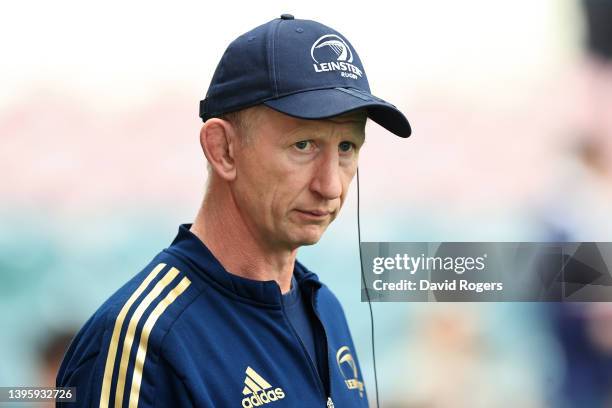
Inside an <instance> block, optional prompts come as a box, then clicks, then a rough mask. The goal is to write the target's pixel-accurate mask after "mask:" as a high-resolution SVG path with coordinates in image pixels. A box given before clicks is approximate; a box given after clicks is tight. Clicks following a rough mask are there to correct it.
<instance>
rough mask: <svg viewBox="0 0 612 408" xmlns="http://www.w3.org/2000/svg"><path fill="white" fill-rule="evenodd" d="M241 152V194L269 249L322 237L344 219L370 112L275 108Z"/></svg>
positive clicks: (236, 187)
mask: <svg viewBox="0 0 612 408" xmlns="http://www.w3.org/2000/svg"><path fill="white" fill-rule="evenodd" d="M260 114H261V115H262V117H260V118H259V120H257V123H256V125H255V126H254V128H253V129H252V131H251V140H250V141H249V142H248V143H246V144H238V146H237V147H236V151H235V165H236V171H237V173H236V174H237V175H236V179H235V180H234V182H233V187H232V189H233V191H234V199H235V200H236V203H237V205H238V208H239V210H240V212H241V216H242V218H243V220H244V221H245V222H246V224H247V225H248V227H249V229H250V231H251V233H252V234H253V235H254V236H255V237H256V239H258V240H260V242H261V243H262V244H264V245H265V246H266V247H271V248H281V249H290V250H293V249H296V248H297V247H299V246H301V245H311V244H314V243H316V242H317V241H318V240H319V239H320V238H321V235H322V234H323V232H324V231H325V229H326V228H327V226H328V225H329V224H330V223H331V222H332V221H333V220H334V219H335V218H336V216H337V215H338V212H339V211H340V208H341V207H342V204H343V203H344V200H345V198H346V194H347V192H348V187H349V183H350V182H351V180H352V179H353V177H354V176H355V172H356V171H357V159H358V153H359V149H360V147H361V146H362V145H363V143H364V139H365V122H366V115H365V112H361V111H357V112H353V113H350V114H346V115H342V116H338V117H335V118H331V119H326V120H304V119H297V118H294V117H291V116H287V115H284V114H281V113H279V112H276V111H274V110H272V109H269V108H264V109H262V110H261V112H260Z"/></svg>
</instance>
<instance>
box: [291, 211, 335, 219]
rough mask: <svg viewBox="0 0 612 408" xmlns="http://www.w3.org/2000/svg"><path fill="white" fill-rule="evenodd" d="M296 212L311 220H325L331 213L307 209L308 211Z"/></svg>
mask: <svg viewBox="0 0 612 408" xmlns="http://www.w3.org/2000/svg"><path fill="white" fill-rule="evenodd" d="M296 211H297V212H298V213H300V214H302V215H303V216H305V217H308V218H312V219H319V220H322V219H325V218H327V217H328V216H329V215H331V211H328V210H321V209H308V210H300V209H296Z"/></svg>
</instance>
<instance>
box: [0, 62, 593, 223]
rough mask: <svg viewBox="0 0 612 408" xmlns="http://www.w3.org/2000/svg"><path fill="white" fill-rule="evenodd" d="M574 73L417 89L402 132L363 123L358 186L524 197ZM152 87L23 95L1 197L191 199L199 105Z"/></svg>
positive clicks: (431, 199) (71, 206) (196, 177)
mask: <svg viewBox="0 0 612 408" xmlns="http://www.w3.org/2000/svg"><path fill="white" fill-rule="evenodd" d="M582 69H583V68H582V67H579V66H575V67H567V68H566V69H564V70H560V71H559V72H558V73H556V74H554V75H549V76H545V77H541V78H535V79H533V78H531V79H529V80H524V81H522V82H521V81H517V83H515V84H507V85H505V84H499V85H498V89H496V90H494V91H495V92H496V93H497V94H496V93H494V94H492V95H489V96H487V97H486V98H484V97H481V96H482V92H480V91H478V92H475V93H474V94H453V92H452V90H444V89H433V90H425V89H420V90H418V89H417V92H416V93H414V94H412V95H411V96H410V98H408V97H406V98H405V99H404V100H400V101H397V104H398V105H399V106H400V107H401V108H402V109H403V110H404V111H405V112H406V115H407V116H408V117H409V119H410V121H411V123H412V124H413V135H412V137H411V138H409V139H407V140H403V139H399V138H396V137H395V136H393V135H391V134H389V133H388V132H386V131H385V130H384V129H382V128H380V127H379V126H377V125H376V124H374V123H372V124H371V125H370V127H369V131H368V135H367V143H366V146H365V149H364V150H363V153H362V155H361V162H360V166H361V168H362V169H363V176H362V178H363V182H364V184H365V185H376V189H377V190H378V191H384V192H385V197H387V198H388V199H389V200H392V201H399V202H411V203H414V204H415V205H418V204H419V203H420V204H421V205H428V206H429V205H432V206H433V207H434V208H438V209H439V210H442V209H443V208H444V209H446V210H448V207H447V205H448V202H449V201H450V200H452V202H453V203H454V204H453V211H478V210H480V209H483V208H490V207H492V206H493V207H500V206H501V207H506V206H513V205H516V204H518V203H521V202H524V201H526V200H530V199H533V197H534V196H537V195H539V194H541V192H542V189H545V188H546V187H547V186H549V185H551V183H552V182H553V181H554V179H555V177H556V175H557V174H558V172H559V168H558V166H559V165H560V162H559V157H560V156H561V155H563V154H564V153H565V151H564V149H566V148H567V147H568V146H569V145H570V144H571V142H572V141H573V140H574V139H575V137H576V135H577V134H578V132H579V131H580V126H581V122H585V120H584V118H586V117H587V116H588V115H589V112H591V110H590V109H589V105H588V104H587V103H584V101H583V100H584V99H585V98H584V95H585V92H586V89H585V83H584V81H583V80H581V77H580V75H579V71H580V70H582ZM120 94H121V91H120V90H117V95H118V96H120ZM156 95H157V96H156V97H155V98H152V99H151V100H149V101H147V102H146V103H144V104H142V103H139V104H135V105H134V106H132V107H126V108H125V109H122V110H109V109H103V110H100V109H99V107H98V104H97V103H94V102H92V101H90V100H88V98H86V97H84V96H79V95H74V94H69V93H66V92H65V91H63V90H62V89H61V88H57V87H54V86H53V84H52V83H51V84H49V86H48V87H46V88H38V89H32V90H29V91H27V92H24V94H23V95H20V96H19V97H18V98H15V100H14V102H13V103H12V104H11V105H10V106H8V107H7V108H6V109H4V111H3V112H2V114H1V115H0V134H2V135H3V136H2V151H3V158H4V159H3V160H2V162H1V163H0V166H1V170H0V171H2V173H3V174H5V175H8V177H7V178H5V182H4V183H2V184H0V195H1V196H3V197H4V199H5V200H7V201H8V202H10V201H14V202H15V203H20V204H24V203H45V205H49V206H51V207H57V208H61V209H65V210H69V211H74V210H77V211H78V208H82V207H87V206H92V207H96V206H104V205H108V204H110V203H121V204H124V205H130V204H132V205H136V204H137V203H138V202H140V201H149V202H159V203H176V202H190V201H193V200H198V199H199V198H198V197H199V196H200V194H201V191H202V186H203V184H204V180H205V170H204V168H205V166H204V157H203V155H202V153H201V150H200V146H199V142H198V133H199V127H200V124H201V122H200V120H199V118H198V117H197V103H198V101H197V100H194V99H193V96H192V95H193V93H189V92H188V91H187V90H183V89H171V90H164V89H163V88H162V87H160V89H158V91H157V94H156ZM390 174H391V175H394V177H388V176H389V175H390ZM366 188H367V187H366ZM438 206H439V207H438Z"/></svg>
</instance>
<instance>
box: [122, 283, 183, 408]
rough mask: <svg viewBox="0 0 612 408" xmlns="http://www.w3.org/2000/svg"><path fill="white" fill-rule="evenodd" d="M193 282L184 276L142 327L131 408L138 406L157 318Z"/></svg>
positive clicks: (132, 388)
mask: <svg viewBox="0 0 612 408" xmlns="http://www.w3.org/2000/svg"><path fill="white" fill-rule="evenodd" d="M190 284H191V281H190V280H189V279H188V278H187V277H184V278H183V279H181V281H180V282H179V283H178V285H176V286H175V287H174V288H173V289H172V290H171V291H170V292H168V294H167V295H166V297H165V298H163V299H162V300H161V301H160V302H159V303H158V304H157V306H155V309H153V311H152V312H151V314H150V315H149V317H148V318H147V321H146V322H145V324H144V326H143V327H142V334H141V335H140V344H139V345H138V352H137V353H136V363H135V364H134V374H133V376H132V387H131V389H130V405H129V407H130V408H136V407H138V398H139V396H140V383H141V381H142V370H143V367H144V363H145V359H146V357H147V346H148V342H149V336H150V335H151V331H152V330H153V326H155V323H156V322H157V319H158V318H159V317H160V316H161V315H162V313H164V311H165V310H166V308H167V307H168V306H170V305H171V304H172V302H174V301H175V300H176V298H177V297H179V296H180V295H181V293H183V292H184V291H185V290H186V289H187V288H188V287H189V285H190Z"/></svg>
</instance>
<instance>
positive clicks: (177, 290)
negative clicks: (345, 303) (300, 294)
mask: <svg viewBox="0 0 612 408" xmlns="http://www.w3.org/2000/svg"><path fill="white" fill-rule="evenodd" d="M189 227H190V225H188V224H184V225H181V226H180V228H179V233H178V235H177V237H176V238H175V239H174V241H173V242H172V244H171V245H170V247H168V248H166V249H165V250H163V251H162V252H161V253H159V254H158V255H157V256H156V257H155V258H154V259H153V260H152V261H151V263H150V264H149V265H148V266H147V267H146V268H145V269H144V270H143V271H142V272H140V273H139V274H137V275H136V276H135V277H133V278H132V279H131V280H130V281H129V282H127V283H126V284H125V285H124V286H123V287H121V288H120V289H119V290H118V291H117V292H115V293H114V294H113V295H112V296H111V297H110V298H109V299H108V300H107V301H106V302H105V303H104V304H103V305H102V306H101V307H100V308H99V309H98V310H97V311H96V312H95V314H94V315H93V316H92V317H91V318H90V319H89V320H88V321H87V322H86V323H85V325H84V326H83V327H82V328H81V330H80V331H79V332H78V334H77V335H76V337H75V338H74V340H73V341H72V343H71V345H70V347H69V349H68V351H67V352H66V355H65V356H64V359H63V361H62V365H61V367H60V370H59V372H58V374H57V386H58V387H77V390H76V396H77V403H76V404H74V403H66V404H65V405H66V406H69V407H104V408H106V407H111V406H114V407H122V406H123V407H237V408H238V407H243V408H250V407H259V406H265V408H281V407H308V408H311V407H331V406H335V407H338V408H344V407H367V406H368V404H367V397H366V391H365V388H364V385H363V378H362V376H361V369H360V367H359V362H358V360H357V356H356V354H355V347H354V345H353V341H352V338H351V334H350V332H349V328H348V325H347V322H346V318H345V316H344V312H343V310H342V307H341V305H340V303H339V302H338V299H337V298H336V297H335V296H334V294H333V293H332V292H331V291H330V290H329V288H328V287H327V286H325V285H324V284H323V283H321V282H320V281H319V279H318V277H317V276H316V275H315V274H314V273H312V272H310V271H308V270H307V269H306V268H305V267H304V266H302V265H301V264H300V263H299V262H297V261H296V263H295V267H294V275H295V277H296V279H297V282H298V285H299V286H300V289H301V290H304V291H307V292H306V293H308V294H309V298H310V299H311V301H312V306H313V308H314V310H315V314H316V316H317V317H318V320H319V321H320V323H321V324H322V327H323V329H324V333H325V337H326V339H325V340H326V344H327V357H328V358H327V360H328V361H327V368H328V370H329V373H328V374H329V387H326V386H325V385H324V383H323V382H322V381H321V379H320V377H319V375H318V374H317V370H316V368H315V364H314V363H313V361H312V360H311V359H310V357H309V355H308V353H307V351H306V349H305V348H304V345H303V344H302V342H301V341H300V339H299V337H298V336H297V335H296V332H295V329H294V328H293V327H292V326H291V324H290V323H289V320H288V319H287V316H286V314H285V312H284V309H283V305H282V297H281V296H282V295H281V291H280V288H279V286H278V284H277V283H276V282H275V281H256V280H251V279H246V278H242V277H239V276H237V275H233V274H230V273H228V272H227V271H226V270H225V269H224V268H223V266H222V265H221V264H220V263H219V262H218V261H217V260H216V259H215V257H214V256H213V254H212V253H211V252H210V251H209V250H208V248H206V246H205V245H204V244H203V243H202V242H201V241H200V240H199V239H198V238H197V237H196V236H195V235H193V234H192V233H191V232H190V231H189ZM326 388H329V389H326ZM58 406H62V404H61V403H58Z"/></svg>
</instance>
